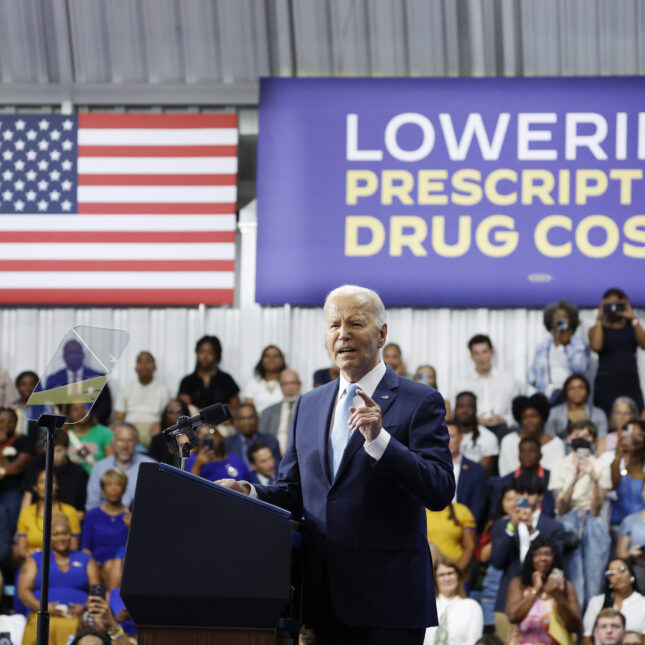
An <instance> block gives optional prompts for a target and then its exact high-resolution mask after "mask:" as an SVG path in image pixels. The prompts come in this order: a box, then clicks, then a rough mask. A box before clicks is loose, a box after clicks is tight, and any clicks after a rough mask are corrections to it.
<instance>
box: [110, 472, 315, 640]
mask: <svg viewBox="0 0 645 645" xmlns="http://www.w3.org/2000/svg"><path fill="white" fill-rule="evenodd" d="M302 567H303V558H302V535H301V534H300V533H299V532H298V525H297V523H296V522H294V521H292V519H291V514H290V513H289V512H287V511H285V510H283V509H281V508H278V507H276V506H273V505H271V504H267V503H265V502H262V501H260V500H257V499H252V498H250V497H247V496H246V495H242V494H240V493H237V492H236V491H232V490H230V489H227V488H223V487H222V486H218V485H216V484H214V483H212V482H209V481H207V480H205V479H202V478H201V477H197V476H196V475H193V474H191V473H186V472H184V471H182V470H179V469H178V468H174V467H173V466H167V465H165V464H141V466H140V469H139V475H138V479H137V487H136V491H135V497H134V506H133V509H132V521H131V523H130V532H129V536H128V542H127V545H126V555H125V562H124V567H123V578H122V581H121V596H122V598H123V601H124V603H125V605H126V607H127V608H128V611H129V612H130V615H131V616H132V619H133V620H134V622H135V624H136V625H137V627H138V629H139V643H140V644H141V645H147V644H148V643H150V644H151V643H154V644H155V645H175V644H177V645H178V644H180V643H181V644H182V645H189V644H191V643H193V644H194V645H211V644H213V645H216V644H219V643H222V644H225V645H269V644H271V645H275V643H276V642H277V638H278V635H279V634H280V633H285V632H289V633H293V634H295V633H297V632H298V630H299V629H300V610H301V590H302Z"/></svg>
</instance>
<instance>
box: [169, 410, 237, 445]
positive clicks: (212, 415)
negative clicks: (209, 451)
mask: <svg viewBox="0 0 645 645" xmlns="http://www.w3.org/2000/svg"><path fill="white" fill-rule="evenodd" d="M230 418H231V408H229V406H228V405H226V404H224V403H214V404H213V405H209V406H207V407H205V408H204V409H203V410H200V411H199V413H198V414H196V415H194V416H192V417H179V419H177V423H175V424H174V425H171V426H170V427H169V428H166V429H165V430H164V431H163V434H165V435H166V436H169V437H176V436H177V435H180V434H185V435H188V437H190V438H192V437H193V436H194V434H195V428H198V427H199V426H203V425H206V424H212V425H217V424H218V423H222V422H223V421H227V420H228V419H230Z"/></svg>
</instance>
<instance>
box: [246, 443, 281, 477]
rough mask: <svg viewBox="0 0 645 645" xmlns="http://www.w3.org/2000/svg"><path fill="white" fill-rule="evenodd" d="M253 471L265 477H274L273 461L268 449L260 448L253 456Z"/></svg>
mask: <svg viewBox="0 0 645 645" xmlns="http://www.w3.org/2000/svg"><path fill="white" fill-rule="evenodd" d="M251 465H252V467H253V470H255V471H256V472H258V473H260V474H261V475H264V476H265V477H273V476H275V459H274V458H273V454H272V453H271V450H269V448H261V449H260V450H258V451H257V452H256V453H255V455H253V464H251Z"/></svg>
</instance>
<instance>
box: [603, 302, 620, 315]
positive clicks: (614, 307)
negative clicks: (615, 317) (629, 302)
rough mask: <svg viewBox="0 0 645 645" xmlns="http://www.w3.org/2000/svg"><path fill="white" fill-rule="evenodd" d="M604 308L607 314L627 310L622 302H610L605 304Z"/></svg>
mask: <svg viewBox="0 0 645 645" xmlns="http://www.w3.org/2000/svg"><path fill="white" fill-rule="evenodd" d="M602 310H603V312H604V313H606V314H617V313H620V312H621V311H625V305H624V304H623V303H622V302H608V303H607V304H606V305H604V306H603V308H602Z"/></svg>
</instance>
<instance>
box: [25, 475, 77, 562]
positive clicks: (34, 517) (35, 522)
mask: <svg viewBox="0 0 645 645" xmlns="http://www.w3.org/2000/svg"><path fill="white" fill-rule="evenodd" d="M33 494H34V503H33V504H30V505H29V506H27V507H26V508H23V509H22V510H21V511H20V515H19V517H18V530H17V532H16V548H15V554H16V560H17V561H18V562H22V561H23V560H24V559H25V558H26V557H27V556H28V555H30V554H31V553H34V552H35V551H39V550H40V549H42V548H43V526H44V522H45V518H44V515H45V471H44V470H41V471H40V473H39V474H38V479H37V480H36V485H35V486H34V490H33ZM52 510H53V511H57V512H60V513H62V514H63V515H65V517H67V521H68V523H69V528H70V531H71V534H72V541H71V545H70V546H71V549H72V551H78V548H79V543H80V537H81V522H80V520H79V517H78V512H77V511H76V509H75V508H74V507H73V506H70V505H69V504H65V503H63V502H61V501H59V499H58V483H57V481H56V477H54V486H53V500H52Z"/></svg>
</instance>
